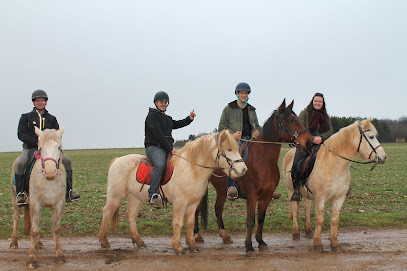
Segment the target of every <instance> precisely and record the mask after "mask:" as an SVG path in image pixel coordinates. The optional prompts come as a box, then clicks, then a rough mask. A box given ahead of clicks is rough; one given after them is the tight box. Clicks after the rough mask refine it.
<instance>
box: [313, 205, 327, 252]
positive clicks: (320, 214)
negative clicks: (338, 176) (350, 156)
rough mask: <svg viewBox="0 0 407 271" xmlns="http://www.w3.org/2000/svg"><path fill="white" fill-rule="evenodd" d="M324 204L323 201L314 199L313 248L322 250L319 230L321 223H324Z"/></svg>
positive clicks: (320, 229)
mask: <svg viewBox="0 0 407 271" xmlns="http://www.w3.org/2000/svg"><path fill="white" fill-rule="evenodd" d="M324 206H325V201H324V200H322V199H318V198H316V199H315V234H314V250H315V251H322V241H321V232H322V224H323V223H324Z"/></svg>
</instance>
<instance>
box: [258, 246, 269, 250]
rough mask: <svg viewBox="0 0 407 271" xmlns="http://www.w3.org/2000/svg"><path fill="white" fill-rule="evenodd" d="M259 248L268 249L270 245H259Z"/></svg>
mask: <svg viewBox="0 0 407 271" xmlns="http://www.w3.org/2000/svg"><path fill="white" fill-rule="evenodd" d="M259 250H260V251H268V250H269V247H268V245H259Z"/></svg>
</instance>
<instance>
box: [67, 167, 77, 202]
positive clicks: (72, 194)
mask: <svg viewBox="0 0 407 271" xmlns="http://www.w3.org/2000/svg"><path fill="white" fill-rule="evenodd" d="M72 183H73V180H72V170H67V171H66V196H65V199H66V202H71V201H76V200H78V199H79V198H80V197H81V196H80V195H79V193H78V191H76V189H73V188H72Z"/></svg>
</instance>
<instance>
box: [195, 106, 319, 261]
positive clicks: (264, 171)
mask: <svg viewBox="0 0 407 271" xmlns="http://www.w3.org/2000/svg"><path fill="white" fill-rule="evenodd" d="M293 105H294V101H292V102H291V103H290V105H288V106H287V107H286V103H285V99H284V101H283V102H282V104H281V105H280V107H279V108H278V109H277V110H275V111H274V112H273V114H272V115H271V117H270V118H269V119H268V120H267V121H266V122H265V123H264V126H263V131H262V133H261V134H260V136H259V137H258V138H257V139H255V140H254V141H253V142H251V143H250V145H249V150H248V158H247V162H246V165H247V168H248V171H247V173H246V174H245V175H244V176H242V177H240V178H238V179H237V180H236V182H237V184H238V185H239V192H240V194H243V195H245V196H246V199H247V200H246V205H247V219H246V226H247V231H246V241H245V245H246V253H248V254H250V253H251V252H253V251H254V249H253V245H252V232H253V227H254V226H255V216H256V205H257V230H256V235H255V237H256V240H257V242H258V243H259V249H260V250H266V249H267V244H266V243H265V242H264V241H263V237H262V236H263V224H264V220H265V216H266V210H267V207H268V205H269V203H270V201H271V199H272V196H273V192H274V191H275V190H276V188H277V185H278V183H279V180H280V171H279V168H278V164H277V163H278V157H279V155H280V150H281V143H282V142H286V143H293V144H295V145H296V146H298V147H300V148H303V149H306V148H307V146H309V145H310V142H311V139H312V137H311V134H310V133H309V132H308V131H307V130H306V129H305V128H304V126H303V125H302V124H301V122H300V120H299V119H298V117H297V116H296V114H295V113H294V112H293V111H292V108H293ZM263 143H264V144H263ZM219 175H222V172H220V171H215V174H214V175H212V176H211V178H210V182H211V183H212V185H213V186H214V187H215V189H216V203H215V213H216V218H217V224H218V227H219V234H220V236H221V237H222V238H223V242H224V243H232V242H233V241H232V239H231V238H230V236H229V235H228V234H227V233H226V231H225V227H224V224H223V218H222V214H223V208H224V204H225V201H226V190H227V184H226V176H219ZM205 200H207V197H204V199H203V201H202V204H201V206H206V204H207V202H205ZM201 210H203V212H202V213H201V216H202V219H203V221H205V220H206V218H207V212H204V210H205V208H199V207H198V208H197V212H196V214H195V229H194V232H195V239H196V241H197V242H199V241H200V242H203V238H202V236H201V235H200V234H199V227H198V216H199V212H200V211H201Z"/></svg>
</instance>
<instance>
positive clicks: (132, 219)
mask: <svg viewBox="0 0 407 271" xmlns="http://www.w3.org/2000/svg"><path fill="white" fill-rule="evenodd" d="M127 200H128V209H127V221H128V222H129V227H130V233H131V241H132V242H133V245H134V244H136V245H137V246H138V247H146V244H145V243H144V241H143V239H141V237H140V235H139V233H138V231H137V223H136V220H137V216H138V212H139V210H140V206H141V201H140V200H139V199H138V198H136V197H135V196H133V195H132V194H129V195H128V196H127Z"/></svg>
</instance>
